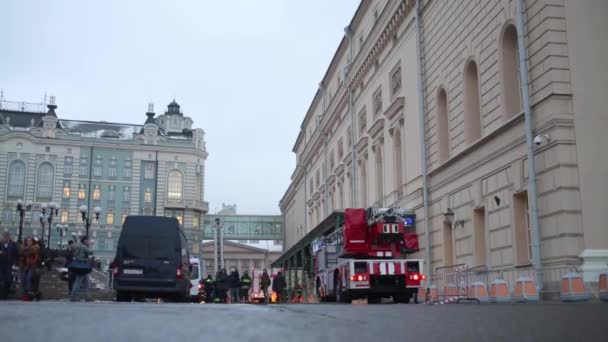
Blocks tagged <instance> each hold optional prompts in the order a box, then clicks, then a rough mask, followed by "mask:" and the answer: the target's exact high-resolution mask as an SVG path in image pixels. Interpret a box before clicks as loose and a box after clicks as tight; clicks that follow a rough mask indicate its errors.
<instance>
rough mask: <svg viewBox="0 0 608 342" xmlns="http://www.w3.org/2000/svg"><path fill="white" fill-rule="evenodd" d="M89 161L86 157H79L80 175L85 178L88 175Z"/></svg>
mask: <svg viewBox="0 0 608 342" xmlns="http://www.w3.org/2000/svg"><path fill="white" fill-rule="evenodd" d="M88 164H89V160H88V159H87V157H80V175H81V176H87V175H88V174H89V165H88Z"/></svg>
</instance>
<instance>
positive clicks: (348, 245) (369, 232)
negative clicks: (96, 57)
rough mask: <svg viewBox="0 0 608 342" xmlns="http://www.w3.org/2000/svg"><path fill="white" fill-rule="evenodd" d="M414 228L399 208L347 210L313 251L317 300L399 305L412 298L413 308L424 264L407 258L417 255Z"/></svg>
mask: <svg viewBox="0 0 608 342" xmlns="http://www.w3.org/2000/svg"><path fill="white" fill-rule="evenodd" d="M414 222H415V215H414V214H413V213H410V212H407V211H404V210H402V209H399V208H389V209H378V208H369V209H367V210H365V209H358V208H357V209H350V208H349V209H346V210H345V212H344V225H343V226H342V227H339V228H338V229H336V230H335V231H334V232H332V233H330V234H329V235H328V236H324V237H320V238H317V239H316V240H315V241H313V243H312V245H311V248H312V253H313V255H314V268H315V292H316V295H317V297H318V298H319V299H320V300H323V301H326V300H330V299H333V300H335V301H337V302H340V301H345V300H352V299H361V298H367V299H368V301H369V302H379V301H380V300H381V299H382V298H387V297H392V298H393V301H394V302H400V303H409V302H410V300H411V299H412V297H413V298H414V302H416V303H417V298H418V297H417V293H418V289H419V288H420V287H421V281H422V280H424V279H425V274H424V273H423V269H422V267H423V260H421V259H408V258H407V257H406V256H407V254H410V253H414V252H417V251H418V238H417V234H416V233H413V232H411V228H410V227H412V226H413V224H414Z"/></svg>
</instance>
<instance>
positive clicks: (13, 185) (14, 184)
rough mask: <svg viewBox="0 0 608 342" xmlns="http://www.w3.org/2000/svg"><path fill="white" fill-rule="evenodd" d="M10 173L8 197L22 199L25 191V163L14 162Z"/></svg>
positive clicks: (9, 170)
mask: <svg viewBox="0 0 608 342" xmlns="http://www.w3.org/2000/svg"><path fill="white" fill-rule="evenodd" d="M8 173H9V175H8V195H9V196H19V197H22V196H23V193H24V189H25V163H24V162H23V161H21V160H14V161H13V162H12V163H11V166H10V167H9V169H8Z"/></svg>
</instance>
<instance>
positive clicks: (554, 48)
mask: <svg viewBox="0 0 608 342" xmlns="http://www.w3.org/2000/svg"><path fill="white" fill-rule="evenodd" d="M518 3H521V4H523V7H522V11H517V4H518ZM607 11H608V3H607V2H605V1H599V0H598V1H585V2H580V3H579V2H575V1H547V0H526V1H514V0H504V1H502V0H488V1H464V2H462V1H451V0H424V1H422V0H421V1H413V0H402V1H387V0H379V1H369V0H363V1H362V2H361V4H360V5H359V7H358V9H357V11H356V13H355V15H354V17H353V19H352V21H351V23H350V25H349V26H348V27H347V29H346V35H345V36H344V38H343V39H342V41H341V42H340V45H339V46H338V48H337V51H336V53H335V55H334V57H333V59H332V61H331V63H330V65H329V67H328V69H327V71H326V72H325V75H324V76H323V79H322V81H321V83H320V87H319V89H318V90H317V91H316V94H315V96H314V98H313V100H312V103H311V105H310V107H309V109H308V112H307V113H306V116H305V119H304V121H303V122H302V124H301V131H300V134H299V135H298V137H297V139H296V142H295V146H294V147H293V152H294V153H295V154H296V158H297V165H296V169H295V171H294V173H293V175H292V183H291V185H290V186H289V188H288V189H287V191H286V192H285V195H284V196H283V198H282V200H281V202H280V207H281V210H282V212H283V214H284V216H285V236H286V238H285V240H286V241H285V248H286V254H285V258H291V257H294V255H297V253H296V251H290V250H289V249H290V248H291V247H292V246H294V245H295V244H296V242H298V241H300V240H301V239H302V238H303V237H304V236H306V234H307V233H308V232H310V231H311V229H313V228H314V227H315V226H316V225H317V224H318V223H319V222H321V221H322V220H323V219H324V218H325V217H327V216H328V215H329V213H331V212H332V210H334V209H342V208H346V207H367V206H372V205H377V206H384V207H386V206H393V205H397V206H403V207H406V208H409V209H412V210H415V211H416V213H417V229H418V233H419V236H420V242H421V251H420V253H418V255H417V256H419V257H422V258H424V259H425V260H426V262H427V267H430V268H432V269H435V268H436V267H439V266H446V265H455V264H467V265H469V266H472V267H477V266H481V267H487V268H489V269H501V268H509V267H526V266H531V265H534V266H535V267H536V266H540V265H544V266H552V265H575V266H581V264H582V270H583V271H587V272H585V278H586V280H593V279H595V281H597V271H598V270H600V269H602V268H605V267H606V262H607V261H608V230H607V229H606V222H605V220H604V215H603V214H604V212H605V211H606V208H607V206H606V203H608V182H606V179H605V178H606V174H607V173H608V158H605V157H602V156H605V155H606V153H605V151H604V150H602V149H605V146H608V140H607V139H608V138H607V137H608V135H607V134H606V133H605V132H606V130H608V120H607V119H606V114H605V113H606V110H605V108H606V107H608V103H607V101H606V96H605V94H607V93H608V87H607V85H606V82H605V80H606V79H608V69H607V68H606V67H605V66H604V64H602V63H604V62H603V61H604V60H605V59H606V58H608V56H606V53H605V52H606V51H608V48H607V46H606V44H607V43H606V40H605V39H603V40H602V39H599V37H600V36H601V35H602V33H605V32H608V26H607V24H606V21H604V20H603V19H602V18H601V16H598V15H597V13H606V12H607ZM518 19H521V20H520V21H519V23H522V24H521V25H519V24H518ZM522 33H523V34H522ZM518 35H521V36H522V37H524V38H523V39H524V40H523V41H522V40H520V39H519V38H518ZM522 47H523V49H522ZM520 53H521V55H522V56H523V58H524V59H523V60H524V63H525V65H523V64H522V63H521V62H520ZM524 67H525V68H524ZM522 84H523V85H526V84H527V85H529V86H528V87H522V86H521V85H522ZM527 104H529V106H527ZM528 114H529V115H528ZM528 117H530V118H531V120H527V118H528ZM527 123H529V125H528V124H527ZM530 155H533V156H534V158H533V159H534V163H529V162H528V161H529V156H530ZM530 170H532V172H530ZM533 177H534V178H535V179H536V181H535V182H532V185H533V186H531V184H530V179H534V178H533ZM425 193H426V194H427V196H424V194H425ZM534 204H538V205H537V206H536V205H534ZM535 207H537V208H538V210H534V209H535ZM452 219H453V220H452ZM535 222H538V224H537V225H536V223H535ZM535 227H536V228H535Z"/></svg>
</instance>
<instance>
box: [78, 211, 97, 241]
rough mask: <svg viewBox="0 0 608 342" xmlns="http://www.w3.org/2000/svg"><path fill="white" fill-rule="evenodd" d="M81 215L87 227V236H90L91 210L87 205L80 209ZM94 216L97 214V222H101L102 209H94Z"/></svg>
mask: <svg viewBox="0 0 608 342" xmlns="http://www.w3.org/2000/svg"><path fill="white" fill-rule="evenodd" d="M80 214H81V215H82V221H83V222H84V224H85V227H86V234H85V236H89V228H91V215H90V213H89V208H87V206H86V205H83V206H81V207H80ZM93 214H95V220H96V221H99V214H101V207H95V208H93Z"/></svg>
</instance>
